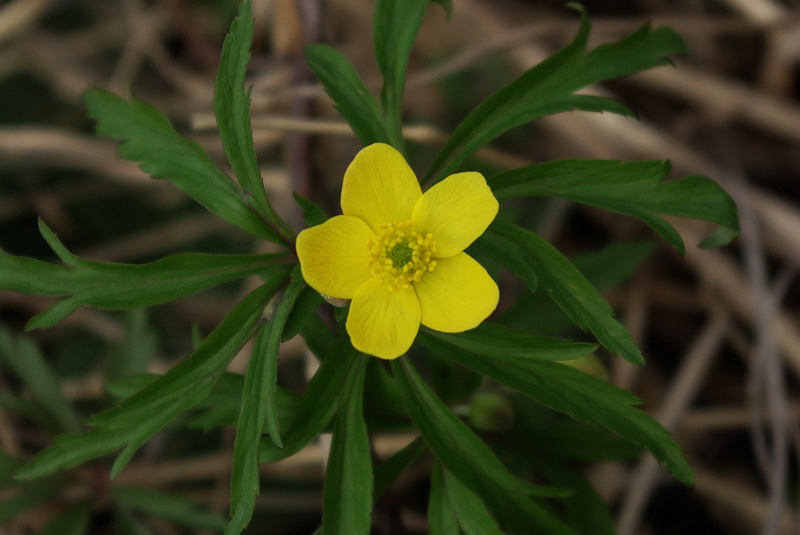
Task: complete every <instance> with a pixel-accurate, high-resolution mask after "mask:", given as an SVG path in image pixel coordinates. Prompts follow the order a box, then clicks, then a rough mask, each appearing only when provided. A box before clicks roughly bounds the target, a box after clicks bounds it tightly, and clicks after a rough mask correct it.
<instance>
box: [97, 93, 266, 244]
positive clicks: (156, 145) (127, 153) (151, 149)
mask: <svg viewBox="0 0 800 535" xmlns="http://www.w3.org/2000/svg"><path fill="white" fill-rule="evenodd" d="M83 101H84V103H85V104H86V107H87V108H88V109H89V115H90V116H91V117H92V118H93V119H94V120H95V121H97V133H98V134H99V135H102V136H108V137H116V138H121V139H123V140H124V141H123V142H122V143H121V144H120V145H119V149H118V152H119V155H120V156H122V157H123V158H125V159H126V160H131V161H134V162H137V163H138V164H139V167H141V168H142V170H143V171H145V172H146V173H150V174H151V175H152V176H153V177H154V178H166V179H167V180H169V181H170V182H172V183H173V184H174V185H175V186H177V187H178V188H180V189H181V190H182V191H183V192H184V193H186V194H187V195H189V196H190V197H192V198H193V199H194V200H196V201H197V202H199V203H200V204H202V205H203V206H205V207H206V208H207V209H208V210H209V211H211V212H213V213H215V214H216V215H218V216H219V217H221V218H222V219H224V220H225V221H227V222H228V223H231V224H233V225H236V226H237V227H239V228H240V229H242V230H244V231H246V232H249V233H250V234H252V235H254V236H257V237H259V238H263V239H265V240H268V241H272V242H276V243H279V242H281V241H282V237H281V236H280V235H279V234H278V233H277V232H276V231H275V230H273V229H272V228H271V227H270V226H269V224H267V222H265V221H264V220H263V219H261V218H260V217H259V216H258V215H257V213H256V212H255V211H254V210H252V209H251V207H250V205H249V203H248V202H249V198H250V197H249V195H248V193H247V192H246V191H245V190H244V189H242V188H241V187H240V186H239V185H238V184H236V183H235V182H234V181H233V180H231V179H230V177H229V176H228V175H226V174H225V173H224V172H223V171H222V170H221V169H220V168H219V167H217V165H216V164H215V163H214V162H213V161H212V160H211V158H209V156H208V155H207V154H206V153H205V151H203V149H202V148H201V147H200V145H198V144H197V143H195V142H194V141H191V140H189V139H186V138H184V137H182V136H181V135H180V134H178V132H176V131H175V129H174V128H173V127H172V125H171V124H170V123H169V120H168V119H167V118H166V116H164V114H163V113H161V112H160V111H158V110H157V109H155V108H153V107H152V106H149V105H147V104H145V103H144V102H142V101H140V100H137V99H136V98H135V97H133V96H131V97H130V102H126V101H124V100H123V99H121V98H120V97H118V96H116V95H113V94H111V93H109V92H107V91H103V90H100V89H94V88H92V89H87V90H86V91H85V92H84V93H83Z"/></svg>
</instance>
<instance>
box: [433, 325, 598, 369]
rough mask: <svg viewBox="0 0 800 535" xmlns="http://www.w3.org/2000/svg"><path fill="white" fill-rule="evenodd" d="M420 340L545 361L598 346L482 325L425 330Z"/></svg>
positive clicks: (584, 352)
mask: <svg viewBox="0 0 800 535" xmlns="http://www.w3.org/2000/svg"><path fill="white" fill-rule="evenodd" d="M420 340H421V341H423V342H424V343H425V345H427V346H431V347H433V346H438V347H440V348H441V343H444V344H446V345H448V346H450V347H457V348H460V349H463V350H465V351H470V352H471V353H475V354H478V355H484V356H487V357H521V358H533V359H543V360H572V359H576V358H579V357H582V356H584V355H588V354H589V353H591V352H592V351H594V350H595V349H596V348H597V346H596V345H595V344H586V343H582V342H572V341H570V340H564V339H561V338H554V337H549V336H539V335H536V334H531V333H527V332H524V331H519V330H517V329H511V328H509V327H505V326H503V325H499V324H497V323H488V322H485V323H482V324H481V325H479V326H478V327H476V328H475V329H472V330H469V331H465V332H461V333H443V332H439V331H434V330H430V329H425V330H423V331H422V332H421V333H420Z"/></svg>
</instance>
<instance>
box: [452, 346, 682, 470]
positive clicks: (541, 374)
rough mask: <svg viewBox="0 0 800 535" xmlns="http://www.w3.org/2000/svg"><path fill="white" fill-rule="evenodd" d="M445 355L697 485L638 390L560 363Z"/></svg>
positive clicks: (675, 446)
mask: <svg viewBox="0 0 800 535" xmlns="http://www.w3.org/2000/svg"><path fill="white" fill-rule="evenodd" d="M453 349H456V348H453ZM442 354H443V356H445V357H447V358H449V359H451V360H453V361H454V362H457V363H459V364H461V365H462V366H466V367H467V368H469V369H471V370H473V371H475V372H477V373H480V374H483V375H485V376H487V377H490V378H492V379H494V380H495V381H498V382H500V383H503V384H505V385H507V386H510V387H512V388H515V389H517V390H519V391H520V392H522V393H523V394H526V395H528V396H530V397H531V398H533V399H535V400H537V401H539V402H540V403H542V404H544V405H546V406H548V407H550V408H551V409H553V410H556V411H559V412H562V413H564V414H567V415H569V416H571V417H572V418H575V419H576V420H580V421H582V422H589V423H593V424H597V425H601V426H603V427H606V428H607V429H610V430H611V431H613V432H615V433H617V434H619V435H620V436H622V437H625V438H626V439H628V440H630V441H632V442H635V443H636V444H639V445H641V446H643V447H645V448H647V449H648V450H650V452H651V453H652V454H653V455H654V456H655V457H656V459H658V460H659V461H660V462H661V463H662V464H663V465H664V466H665V467H666V468H667V469H668V470H669V471H670V472H671V473H672V474H673V475H674V476H675V477H676V478H678V479H679V480H680V481H682V482H683V483H685V484H687V485H690V486H691V485H693V484H694V475H693V474H692V470H691V468H690V467H689V465H688V463H687V462H686V459H685V458H684V456H683V451H682V450H681V448H680V446H679V445H678V444H676V443H675V441H674V440H673V439H672V437H671V436H670V434H669V432H668V431H667V430H666V429H664V428H663V427H662V426H661V425H660V424H659V423H658V422H657V421H655V420H654V419H653V418H652V417H651V416H650V415H648V414H647V413H645V412H643V411H641V410H639V409H637V408H636V407H635V405H638V404H640V403H641V402H640V400H639V399H637V398H636V397H635V396H634V395H633V394H630V393H628V392H626V391H624V390H622V389H619V388H617V387H615V386H613V385H611V384H609V383H607V382H605V381H603V380H601V379H597V378H595V377H592V376H591V375H588V374H586V373H584V372H581V371H578V370H576V369H573V368H571V367H570V366H566V365H564V364H562V363H559V362H547V361H543V360H533V359H525V358H519V357H508V358H486V357H484V356H482V355H478V354H475V353H470V352H467V351H458V350H451V351H447V352H446V353H442Z"/></svg>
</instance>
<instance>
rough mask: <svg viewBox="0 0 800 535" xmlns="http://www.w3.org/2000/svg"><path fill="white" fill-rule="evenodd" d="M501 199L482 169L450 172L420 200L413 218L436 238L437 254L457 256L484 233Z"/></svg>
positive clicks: (422, 232)
mask: <svg viewBox="0 0 800 535" xmlns="http://www.w3.org/2000/svg"><path fill="white" fill-rule="evenodd" d="M498 208H499V203H498V202H497V199H495V198H494V195H493V194H492V190H491V189H489V186H488V185H487V184H486V179H485V178H483V175H481V174H480V173H475V172H469V173H458V174H455V175H450V176H449V177H447V178H445V179H444V180H442V181H441V182H439V183H438V184H436V185H435V186H433V187H432V188H431V189H429V190H428V191H426V192H425V194H424V195H423V196H422V197H421V198H420V200H419V201H417V204H416V205H415V206H414V211H413V215H412V216H411V220H412V221H414V223H416V230H417V232H419V233H420V234H425V233H427V232H430V233H431V234H433V239H434V240H436V253H435V254H434V256H436V257H447V256H453V255H455V254H457V253H460V252H461V251H463V250H464V249H466V248H467V247H468V246H469V244H471V243H472V242H473V241H475V240H476V239H478V237H479V236H480V235H481V234H483V232H484V231H485V230H486V227H488V226H489V223H491V222H492V220H494V217H495V216H496V215H497V210H498Z"/></svg>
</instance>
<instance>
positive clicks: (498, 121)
mask: <svg viewBox="0 0 800 535" xmlns="http://www.w3.org/2000/svg"><path fill="white" fill-rule="evenodd" d="M571 7H574V8H575V9H577V10H579V11H580V12H581V24H580V29H579V30H578V34H577V36H576V37H575V39H574V40H573V41H572V43H570V44H569V45H567V46H566V47H565V48H563V49H562V50H560V51H559V52H557V53H556V54H554V55H552V56H550V57H549V58H547V59H546V60H544V61H542V62H541V63H539V64H538V65H536V66H534V67H533V68H531V69H530V70H528V71H527V72H525V73H524V74H523V75H522V76H520V77H519V78H518V79H517V80H515V81H513V82H512V83H510V84H509V85H508V86H506V87H505V88H503V89H501V90H500V91H498V92H496V93H495V94H494V95H492V96H490V97H489V98H488V99H487V100H486V101H485V102H483V103H482V104H481V105H480V106H478V107H477V108H476V109H475V110H473V111H472V112H471V113H470V114H469V115H468V116H467V117H466V118H465V119H464V121H463V122H462V123H461V124H460V125H459V126H458V127H457V128H456V130H455V132H453V135H452V136H451V137H450V139H449V140H448V142H447V144H446V145H445V146H444V147H443V148H442V151H441V152H440V154H439V156H438V157H437V159H436V161H435V162H434V164H433V165H432V166H431V169H430V171H429V172H428V175H427V176H426V180H430V179H433V180H434V181H439V180H441V179H442V178H444V177H445V176H447V175H449V174H451V173H453V172H454V171H455V170H456V169H458V167H459V166H460V165H461V164H462V163H463V162H464V161H465V160H466V159H467V158H469V157H470V156H471V155H472V154H473V153H474V152H475V151H476V150H478V149H479V148H481V147H483V146H484V145H486V144H488V143H489V142H490V141H492V140H493V139H494V138H496V137H497V136H499V135H500V134H502V133H503V132H505V131H507V130H509V129H510V128H513V127H515V126H519V125H522V124H525V123H528V122H531V121H534V120H536V119H538V118H539V117H542V116H545V115H552V114H555V113H560V112H564V111H570V110H586V111H594V112H612V113H617V114H620V115H629V116H630V115H633V112H632V111H631V110H630V109H629V108H628V107H627V106H625V105H623V104H621V103H619V102H615V101H613V100H609V99H606V98H600V97H594V96H588V95H576V94H574V93H575V91H578V90H579V89H582V88H584V87H586V86H588V85H591V84H596V83H599V82H602V81H604V80H609V79H611V78H617V77H620V76H626V75H629V74H633V73H635V72H638V71H641V70H644V69H649V68H652V67H657V66H659V65H667V64H669V61H668V60H667V59H665V57H664V56H665V55H667V54H677V53H683V52H685V50H686V45H685V43H684V42H683V39H681V37H680V36H679V35H678V34H677V33H675V32H674V31H673V30H671V29H670V28H666V27H661V28H656V29H652V28H651V27H650V26H649V25H645V26H643V27H642V28H641V29H640V30H638V31H636V32H635V33H633V34H631V35H630V36H629V37H627V38H625V39H623V40H622V41H619V42H617V43H610V44H606V45H602V46H600V47H597V48H595V49H594V50H592V51H591V52H589V53H588V54H586V53H585V48H586V42H587V40H588V37H589V29H590V24H589V17H588V16H587V14H586V12H585V11H584V10H583V8H582V7H580V6H577V5H575V4H572V5H571Z"/></svg>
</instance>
